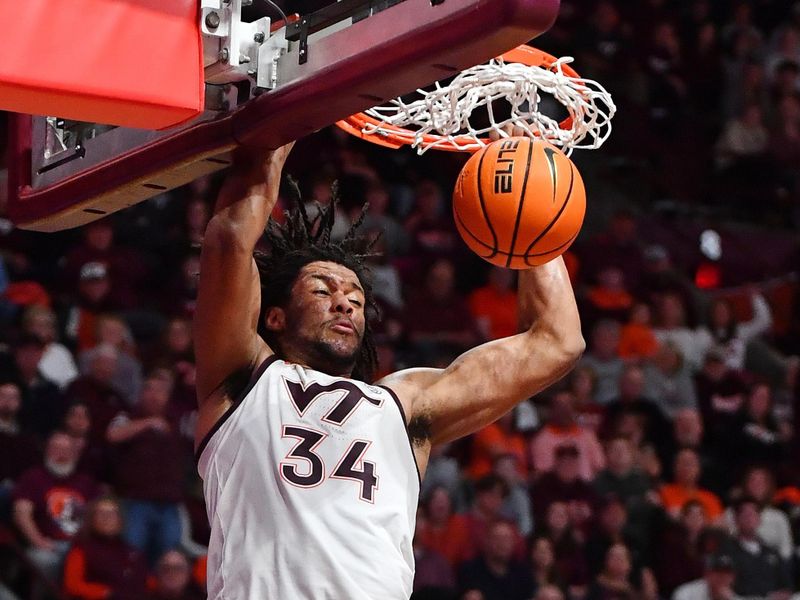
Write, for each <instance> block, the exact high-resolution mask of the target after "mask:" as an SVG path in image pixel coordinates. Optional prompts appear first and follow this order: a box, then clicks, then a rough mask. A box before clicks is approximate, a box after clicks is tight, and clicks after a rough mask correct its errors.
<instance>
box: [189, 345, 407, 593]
mask: <svg viewBox="0 0 800 600" xmlns="http://www.w3.org/2000/svg"><path fill="white" fill-rule="evenodd" d="M198 456H199V459H198V469H199V471H200V475H201V476H202V478H203V487H204V491H205V498H206V508H207V511H208V517H209V521H210V523H211V540H210V543H209V547H208V598H209V600H223V599H224V600H304V599H314V600H317V599H320V600H322V599H330V600H376V599H386V600H390V599H391V600H394V599H398V600H399V599H403V600H406V599H407V598H408V597H409V596H410V595H411V591H412V583H413V577H414V555H413V551H412V547H411V539H412V536H413V533H414V524H415V513H416V509H417V499H418V496H419V471H418V470H417V467H416V462H415V459H414V454H413V451H412V449H411V444H410V442H409V438H408V433H407V429H406V426H405V418H404V416H403V413H402V407H401V406H400V403H399V402H398V401H397V399H396V397H395V396H394V393H393V392H391V391H389V390H388V388H381V387H377V386H372V385H367V384H365V383H363V382H360V381H355V380H353V379H345V378H341V377H331V376H329V375H326V374H324V373H320V372H318V371H313V370H311V369H307V368H304V367H301V366H299V365H296V364H291V363H286V362H284V361H283V360H280V359H277V358H275V357H271V358H269V359H268V360H267V361H265V363H264V364H262V365H261V367H259V369H258V370H257V371H256V373H255V374H254V375H253V378H252V379H251V381H250V384H249V386H248V389H246V390H245V391H244V393H243V395H242V397H241V399H240V400H238V401H237V402H235V403H234V404H233V406H232V407H231V409H230V410H229V411H228V412H227V413H226V414H225V415H224V416H223V417H222V418H221V419H220V421H219V422H218V423H217V425H216V426H215V428H214V429H212V431H211V432H210V433H209V434H208V436H206V438H205V440H203V443H202V444H201V445H200V447H199V449H198Z"/></svg>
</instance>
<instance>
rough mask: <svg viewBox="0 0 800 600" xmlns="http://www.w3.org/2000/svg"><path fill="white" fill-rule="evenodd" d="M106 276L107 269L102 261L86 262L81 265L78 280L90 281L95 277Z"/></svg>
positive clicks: (101, 277)
mask: <svg viewBox="0 0 800 600" xmlns="http://www.w3.org/2000/svg"><path fill="white" fill-rule="evenodd" d="M107 276H108V270H107V269H106V266H105V265H104V264H103V263H99V262H88V263H86V264H85V265H83V266H82V267H81V273H80V280H81V281H91V280H95V279H105V278H106V277H107Z"/></svg>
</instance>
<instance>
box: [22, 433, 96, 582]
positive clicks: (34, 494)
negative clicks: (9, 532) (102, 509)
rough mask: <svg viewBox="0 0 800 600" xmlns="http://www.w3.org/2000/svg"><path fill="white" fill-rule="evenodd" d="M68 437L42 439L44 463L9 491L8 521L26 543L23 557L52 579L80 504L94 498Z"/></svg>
mask: <svg viewBox="0 0 800 600" xmlns="http://www.w3.org/2000/svg"><path fill="white" fill-rule="evenodd" d="M77 464H78V451H77V448H76V447H75V443H74V442H73V440H72V438H70V437H69V436H68V435H67V434H65V433H63V432H60V431H57V432H55V433H53V434H52V435H51V436H50V438H49V439H48V441H47V448H46V449H45V457H44V465H43V466H40V467H33V468H32V469H29V470H27V471H25V473H23V475H22V477H20V479H19V482H18V483H17V486H16V488H15V489H14V494H13V500H14V523H15V525H16V526H17V529H19V531H20V533H21V534H22V537H23V538H24V540H25V542H26V543H27V544H28V550H27V553H28V556H29V558H30V559H31V561H32V562H33V563H34V564H36V565H37V566H38V567H39V569H40V570H41V571H42V573H43V574H44V575H45V576H46V577H48V578H49V579H51V580H52V581H56V580H57V579H58V575H59V572H60V569H61V562H62V560H63V559H64V556H65V555H66V553H67V550H68V549H69V545H70V542H71V541H72V538H73V537H74V536H75V534H76V533H77V532H78V530H79V529H80V527H81V523H82V522H83V515H84V512H85V508H86V505H87V504H88V503H89V502H90V501H91V500H92V499H94V498H95V497H96V496H98V494H99V488H98V486H97V484H96V483H95V481H94V479H92V478H91V477H90V476H89V475H86V474H84V473H81V472H79V471H77V470H76V466H77Z"/></svg>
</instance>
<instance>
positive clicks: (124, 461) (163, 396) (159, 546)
mask: <svg viewBox="0 0 800 600" xmlns="http://www.w3.org/2000/svg"><path fill="white" fill-rule="evenodd" d="M170 392H171V388H170V384H169V382H168V381H167V380H165V379H164V378H161V377H153V376H150V377H148V378H147V379H146V380H145V382H144V385H143V386H142V392H141V396H140V398H139V403H138V406H137V407H136V409H135V410H134V411H133V412H132V413H131V414H127V413H120V414H119V415H117V417H115V418H114V420H113V421H112V422H111V424H110V425H109V427H108V433H107V436H106V438H107V440H108V442H109V444H112V445H113V447H114V450H115V452H116V460H115V461H114V475H113V480H114V482H115V489H116V490H117V493H119V495H120V496H121V497H122V498H123V502H124V506H125V513H126V523H125V538H126V540H127V541H128V543H130V544H132V545H133V546H136V547H137V548H139V549H140V550H142V551H143V552H145V553H146V554H147V556H148V558H149V561H150V564H153V563H155V561H156V560H157V559H158V557H159V556H161V555H162V554H163V553H164V552H166V551H167V550H170V549H172V548H175V547H177V546H178V544H179V542H180V539H181V524H180V517H179V513H178V503H179V502H180V501H181V499H182V497H183V480H184V475H185V472H186V464H187V454H186V446H185V443H184V442H183V440H182V438H181V436H180V433H179V432H178V431H177V429H176V428H175V427H174V426H173V425H172V424H170V423H169V422H168V421H167V419H166V410H167V404H168V402H169V397H170Z"/></svg>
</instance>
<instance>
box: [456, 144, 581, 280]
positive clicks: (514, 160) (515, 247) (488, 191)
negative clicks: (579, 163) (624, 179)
mask: <svg viewBox="0 0 800 600" xmlns="http://www.w3.org/2000/svg"><path fill="white" fill-rule="evenodd" d="M585 211H586V191H585V189H584V187H583V180H582V179H581V175H580V173H579V172H578V169H577V168H575V165H574V164H573V163H572V161H571V160H570V159H569V158H567V157H566V156H565V155H564V153H563V152H561V151H560V150H559V149H558V148H556V147H555V146H553V145H552V144H549V143H547V142H544V141H541V140H533V139H530V138H527V137H514V138H507V139H503V140H498V141H496V142H494V143H492V144H489V145H488V146H486V147H484V148H482V149H481V150H479V151H478V152H476V153H475V154H473V155H472V156H471V157H470V159H469V160H468V161H467V164H466V165H464V168H463V169H462V170H461V173H460V174H459V176H458V181H457V182H456V187H455V191H454V192H453V218H454V219H455V222H456V227H457V228H458V232H459V233H460V234H461V237H462V238H463V239H464V242H465V243H466V244H467V246H469V247H470V249H471V250H472V251H473V252H475V253H476V254H477V255H478V256H480V257H481V258H483V259H484V260H486V261H488V262H490V263H492V264H494V265H498V266H501V267H508V268H511V269H526V268H529V267H534V266H537V265H542V264H544V263H546V262H548V261H550V260H552V259H554V258H556V257H557V256H560V255H561V254H562V253H563V252H564V251H565V250H566V249H567V248H569V246H570V244H572V242H574V241H575V238H576V237H578V233H579V232H580V229H581V225H582V224H583V215H584V213H585Z"/></svg>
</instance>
